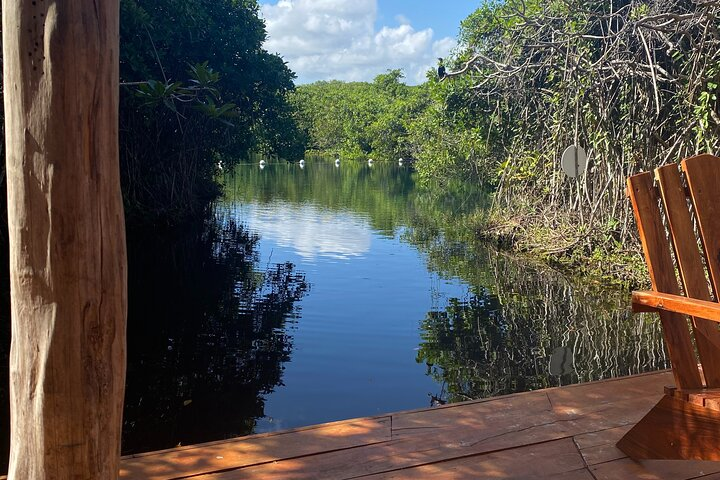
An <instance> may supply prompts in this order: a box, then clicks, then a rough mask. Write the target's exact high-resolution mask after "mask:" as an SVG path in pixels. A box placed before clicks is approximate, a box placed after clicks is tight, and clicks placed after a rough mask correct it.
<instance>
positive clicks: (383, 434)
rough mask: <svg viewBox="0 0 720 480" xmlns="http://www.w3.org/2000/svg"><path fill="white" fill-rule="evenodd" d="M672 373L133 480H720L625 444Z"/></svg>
mask: <svg viewBox="0 0 720 480" xmlns="http://www.w3.org/2000/svg"><path fill="white" fill-rule="evenodd" d="M672 383H673V379H672V376H671V374H670V373H669V372H657V373H650V374H644V375H636V376H632V377H625V378H621V379H613V380H606V381H601V382H594V383H588V384H582V385H572V386H568V387H559V388H552V389H548V390H539V391H534V392H527V393H520V394H515V395H508V396H504V397H498V398H491V399H486V400H479V401H473V402H465V403H459V404H452V405H446V406H443V407H438V408H433V409H424V410H415V411H409V412H401V413H393V414H388V415H385V416H379V417H372V418H362V419H352V420H347V421H341V422H334V423H328V424H323V425H316V426H312V427H307V428H299V429H294V430H289V431H284V432H277V433H268V434H261V435H252V436H249V437H242V438H238V439H233V440H227V441H221V442H214V443H206V444H201V445H194V446H188V447H180V448H175V449H171V450H164V451H161V452H151V453H147V454H141V455H134V456H131V457H125V458H124V459H123V463H122V471H121V478H122V479H133V480H140V479H180V478H190V477H191V478H195V479H203V480H220V479H222V480H230V479H263V480H274V479H293V480H295V479H350V478H366V477H368V478H373V479H417V478H433V479H438V478H442V479H447V478H452V479H465V478H467V479H495V478H497V479H508V478H518V479H539V478H552V479H588V480H593V479H597V480H599V479H626V478H642V479H691V478H703V479H708V480H710V479H713V480H715V479H720V462H694V461H693V462H690V461H648V462H633V461H632V460H630V459H628V458H626V457H625V456H624V455H623V454H622V452H620V451H619V450H618V449H617V448H615V442H616V441H617V440H618V439H619V438H620V437H621V436H622V435H623V434H624V433H625V432H626V431H627V430H628V429H629V428H630V427H631V426H632V425H633V424H634V423H635V422H637V421H638V420H639V419H640V418H641V417H642V416H643V415H644V414H645V413H646V412H647V411H648V410H649V409H650V408H651V407H652V406H653V405H654V404H655V403H656V402H657V400H658V399H659V398H660V396H661V395H662V391H663V386H664V385H671V384H672Z"/></svg>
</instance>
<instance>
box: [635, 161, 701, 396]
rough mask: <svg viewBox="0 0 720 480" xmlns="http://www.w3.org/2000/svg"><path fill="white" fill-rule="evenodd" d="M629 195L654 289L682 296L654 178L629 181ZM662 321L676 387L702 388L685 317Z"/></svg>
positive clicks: (668, 317) (663, 316)
mask: <svg viewBox="0 0 720 480" xmlns="http://www.w3.org/2000/svg"><path fill="white" fill-rule="evenodd" d="M627 193H628V196H629V197H630V200H631V203H632V206H633V212H634V213H635V219H636V221H637V225H638V232H639V234H640V241H641V243H642V247H643V251H644V253H645V262H646V264H647V266H648V272H649V273H650V282H651V284H652V288H653V290H655V291H658V292H663V293H670V294H674V295H678V294H679V292H680V288H679V285H678V281H677V277H676V274H675V265H674V264H673V260H672V256H671V254H670V242H669V241H668V238H667V235H666V230H665V225H664V224H663V222H662V216H661V214H660V209H659V201H660V197H659V192H658V189H657V188H655V185H654V182H653V175H652V174H651V173H649V172H646V173H641V174H638V175H634V176H632V177H630V178H628V184H627ZM660 321H661V322H662V326H663V334H664V337H665V344H666V346H667V350H668V355H669V357H670V362H671V363H672V365H673V375H674V377H675V385H676V386H677V387H678V388H680V389H695V388H701V387H702V386H703V382H702V379H701V377H700V372H699V370H698V368H697V360H696V358H695V350H694V348H693V345H692V341H691V338H690V330H689V328H688V324H687V321H686V319H685V317H684V316H683V315H680V314H677V313H673V312H667V311H661V312H660Z"/></svg>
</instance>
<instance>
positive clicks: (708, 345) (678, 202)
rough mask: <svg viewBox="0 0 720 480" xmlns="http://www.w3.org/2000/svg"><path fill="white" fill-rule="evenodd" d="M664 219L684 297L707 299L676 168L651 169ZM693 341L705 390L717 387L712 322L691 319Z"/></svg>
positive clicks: (718, 347) (718, 333) (719, 347)
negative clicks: (669, 235)
mask: <svg viewBox="0 0 720 480" xmlns="http://www.w3.org/2000/svg"><path fill="white" fill-rule="evenodd" d="M655 178H656V180H657V184H658V188H659V190H660V196H661V198H662V200H663V204H664V206H665V216H666V218H667V223H668V228H669V230H670V233H671V235H672V243H673V247H674V252H675V259H676V261H677V264H678V269H679V271H680V278H681V279H682V284H683V287H684V290H685V295H686V296H688V297H691V298H696V299H698V300H710V291H709V290H708V282H707V278H706V276H705V268H704V266H703V256H702V252H701V251H700V248H699V246H698V240H697V237H696V235H695V229H694V228H693V223H692V218H691V217H690V211H689V210H688V197H687V195H686V193H685V186H684V185H683V182H682V177H681V176H680V171H679V170H678V166H677V165H675V164H673V165H667V166H664V167H660V168H658V169H656V170H655ZM692 325H693V331H694V334H695V342H696V344H697V349H698V355H699V356H700V363H702V365H703V374H704V377H705V383H706V386H708V387H720V330H718V325H717V323H715V322H711V321H709V320H704V319H702V318H696V317H693V318H692Z"/></svg>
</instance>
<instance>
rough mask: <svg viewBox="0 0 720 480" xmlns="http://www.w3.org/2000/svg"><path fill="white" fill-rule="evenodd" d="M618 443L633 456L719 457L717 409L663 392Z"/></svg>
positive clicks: (656, 457)
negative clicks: (660, 397)
mask: <svg viewBox="0 0 720 480" xmlns="http://www.w3.org/2000/svg"><path fill="white" fill-rule="evenodd" d="M617 447H618V448H619V449H620V450H622V452H623V453H625V455H627V456H628V457H630V458H632V459H634V460H645V459H664V460H715V461H720V411H718V410H713V409H710V408H707V407H702V406H699V405H695V404H692V403H690V402H686V401H684V400H680V399H677V398H674V397H670V396H668V395H664V396H663V398H662V399H661V400H660V401H659V402H658V403H657V405H655V406H654V407H653V408H652V410H650V412H649V413H648V414H647V415H645V416H644V417H643V418H642V419H641V420H640V421H639V422H638V423H637V424H636V425H635V426H634V427H633V428H632V429H631V430H630V431H629V432H628V433H626V434H625V436H624V437H623V438H621V439H620V441H619V442H618V443H617Z"/></svg>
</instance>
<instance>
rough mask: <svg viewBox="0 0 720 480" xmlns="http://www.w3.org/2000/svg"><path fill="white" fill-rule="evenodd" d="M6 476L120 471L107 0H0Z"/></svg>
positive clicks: (120, 237) (118, 297)
mask: <svg viewBox="0 0 720 480" xmlns="http://www.w3.org/2000/svg"><path fill="white" fill-rule="evenodd" d="M2 13H3V19H2V20H3V24H2V29H3V30H2V33H3V73H4V87H5V89H4V90H5V99H4V101H5V125H6V142H7V181H8V210H9V212H8V216H9V231H10V288H11V295H12V347H11V352H10V409H11V448H10V467H9V468H10V471H9V478H10V479H16V480H28V479H33V480H37V479H50V478H53V479H110V478H113V479H114V478H117V474H118V462H119V453H120V432H121V423H122V422H121V420H122V403H123V395H124V384H125V328H126V327H125V325H126V315H127V290H126V268H127V267H126V253H125V231H124V219H123V210H122V201H121V194H120V182H119V168H118V88H119V87H118V44H119V40H118V39H119V30H118V17H119V2H118V0H103V1H101V2H98V1H95V0H22V1H20V0H3V2H2Z"/></svg>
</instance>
